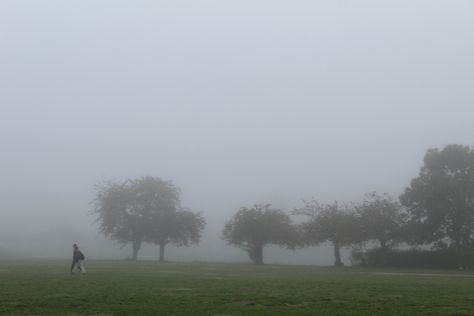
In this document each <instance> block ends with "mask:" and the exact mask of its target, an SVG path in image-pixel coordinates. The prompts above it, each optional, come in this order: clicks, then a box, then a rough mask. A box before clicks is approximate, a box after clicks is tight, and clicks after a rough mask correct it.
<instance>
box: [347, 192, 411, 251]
mask: <svg viewBox="0 0 474 316" xmlns="http://www.w3.org/2000/svg"><path fill="white" fill-rule="evenodd" d="M355 209H356V213H357V215H358V217H359V221H360V225H361V230H362V233H363V239H366V240H375V241H378V242H379V244H380V248H381V249H382V250H384V251H385V250H388V249H390V248H392V247H393V246H395V245H396V244H397V243H399V242H401V241H403V236H402V230H403V227H404V223H405V216H404V215H405V214H404V213H403V212H402V206H401V205H400V203H399V202H398V201H396V200H395V199H393V198H392V197H391V196H390V195H388V194H387V193H384V194H379V193H377V192H370V193H367V194H366V195H365V197H364V201H363V202H362V203H360V204H358V205H357V206H356V207H355Z"/></svg>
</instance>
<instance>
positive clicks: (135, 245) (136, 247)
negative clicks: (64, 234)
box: [132, 240, 142, 261]
mask: <svg viewBox="0 0 474 316" xmlns="http://www.w3.org/2000/svg"><path fill="white" fill-rule="evenodd" d="M141 245H142V242H141V240H135V241H134V242H133V245H132V247H133V254H132V260H133V261H136V260H137V257H138V251H139V250H140V247H141Z"/></svg>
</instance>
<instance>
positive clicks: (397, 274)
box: [0, 261, 474, 315]
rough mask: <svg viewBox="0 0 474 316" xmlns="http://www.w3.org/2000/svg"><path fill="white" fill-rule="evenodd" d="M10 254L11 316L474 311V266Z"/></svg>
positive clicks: (0, 276) (0, 265)
mask: <svg viewBox="0 0 474 316" xmlns="http://www.w3.org/2000/svg"><path fill="white" fill-rule="evenodd" d="M68 264H69V262H66V261H21V262H14V261H3V262H2V261H0V314H1V315H474V274H473V273H469V272H452V271H451V272H449V271H448V272H447V271H405V270H397V271H395V270H377V271H376V270H361V269H352V268H342V269H335V268H321V267H304V266H276V265H268V266H252V265H244V264H208V263H189V264H184V263H165V264H158V263H155V262H127V261H87V262H86V268H87V269H88V272H87V274H85V275H80V274H75V275H71V274H69V273H68Z"/></svg>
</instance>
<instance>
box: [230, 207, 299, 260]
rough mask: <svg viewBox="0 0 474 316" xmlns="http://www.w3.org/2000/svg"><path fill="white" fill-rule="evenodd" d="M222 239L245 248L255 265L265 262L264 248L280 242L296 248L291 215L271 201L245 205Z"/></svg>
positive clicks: (295, 235)
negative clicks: (275, 206)
mask: <svg viewBox="0 0 474 316" xmlns="http://www.w3.org/2000/svg"><path fill="white" fill-rule="evenodd" d="M223 239H224V240H226V241H227V242H228V243H229V244H231V245H234V246H237V247H239V248H242V249H244V250H245V251H247V253H248V254H249V257H250V259H251V260H252V262H254V263H255V264H263V248H264V247H265V246H267V245H280V246H286V247H289V248H293V247H294V246H295V244H296V240H297V233H296V230H295V227H294V226H293V225H292V223H291V219H290V217H289V216H288V215H287V214H286V213H285V212H283V211H282V210H280V209H277V208H273V207H271V205H270V204H266V205H255V206H253V207H251V208H247V207H242V208H241V209H240V210H239V211H238V212H237V213H236V214H235V215H234V216H233V217H232V218H231V219H230V220H229V221H228V222H227V223H226V224H225V227H224V230H223Z"/></svg>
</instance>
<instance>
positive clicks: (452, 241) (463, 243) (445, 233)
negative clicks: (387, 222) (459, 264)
mask: <svg viewBox="0 0 474 316" xmlns="http://www.w3.org/2000/svg"><path fill="white" fill-rule="evenodd" d="M400 200H401V202H402V204H403V205H404V206H406V207H407V210H408V214H409V216H410V217H409V223H410V225H412V226H414V227H415V228H414V229H413V230H414V231H416V232H417V234H416V235H415V237H416V241H417V242H422V243H434V244H435V246H437V247H441V248H443V247H444V248H452V249H454V250H455V251H456V252H457V253H458V255H461V253H462V252H463V251H464V250H466V249H469V248H472V247H473V244H474V150H472V149H471V148H470V147H468V146H462V145H448V146H446V147H445V148H443V149H442V150H439V149H430V150H428V152H427V153H426V155H425V158H424V165H423V167H422V168H421V170H420V173H419V175H418V177H416V178H414V179H413V180H412V181H411V184H410V186H409V187H408V188H406V189H405V192H404V193H403V194H402V195H401V196H400Z"/></svg>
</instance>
